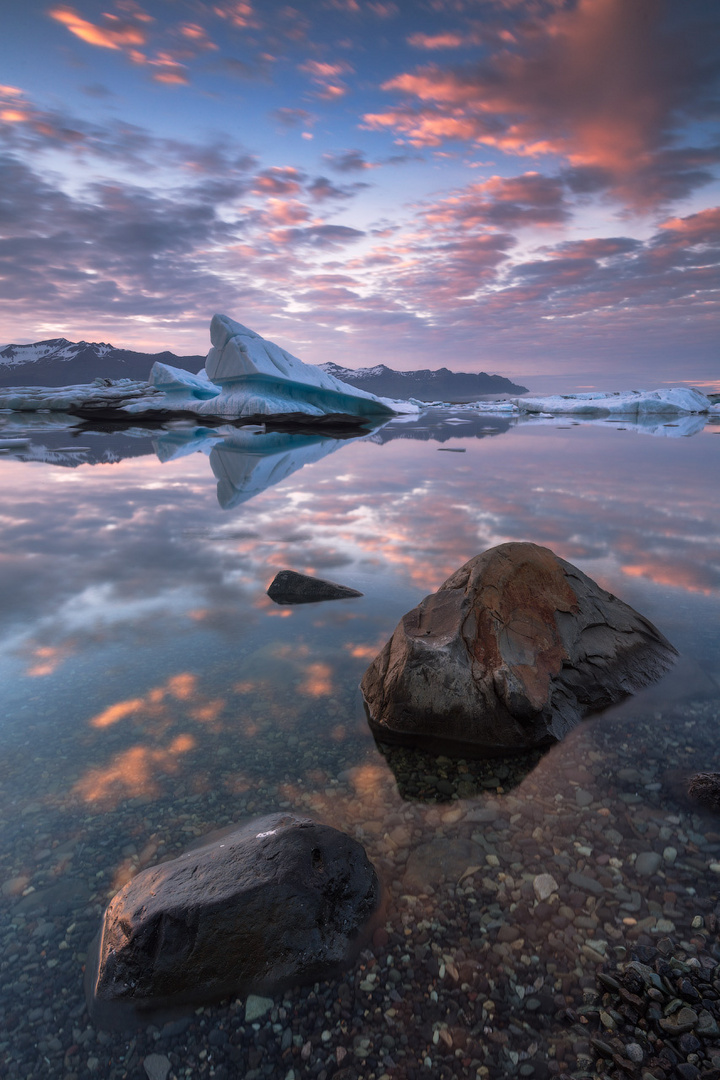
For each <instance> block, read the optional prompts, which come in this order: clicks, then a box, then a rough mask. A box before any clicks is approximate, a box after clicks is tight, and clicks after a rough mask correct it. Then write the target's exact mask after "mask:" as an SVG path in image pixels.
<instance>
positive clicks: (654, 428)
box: [521, 414, 708, 439]
mask: <svg viewBox="0 0 720 1080" xmlns="http://www.w3.org/2000/svg"><path fill="white" fill-rule="evenodd" d="M563 419H566V418H565V417H562V416H549V417H545V416H542V415H540V416H527V417H523V418H522V419H521V423H523V424H532V425H533V426H534V427H538V426H542V425H548V426H551V427H557V426H558V422H559V421H562V420H563ZM707 420H708V418H707V416H703V415H697V414H695V415H692V416H687V415H685V416H668V415H667V414H666V415H664V416H634V417H632V418H631V419H629V420H628V419H626V418H625V417H620V416H617V417H597V416H594V417H590V416H579V417H578V416H573V417H572V419H571V421H570V422H571V423H572V424H573V425H574V426H576V427H580V426H581V425H582V426H583V427H586V426H587V425H593V426H594V427H600V426H603V427H606V428H608V427H614V428H616V429H617V430H618V431H636V432H638V433H639V434H641V435H655V436H659V437H660V438H664V439H678V438H687V436H689V435H698V434H699V433H700V432H701V431H703V429H704V428H705V425H706V423H707Z"/></svg>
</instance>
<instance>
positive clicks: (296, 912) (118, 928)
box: [87, 814, 380, 1023]
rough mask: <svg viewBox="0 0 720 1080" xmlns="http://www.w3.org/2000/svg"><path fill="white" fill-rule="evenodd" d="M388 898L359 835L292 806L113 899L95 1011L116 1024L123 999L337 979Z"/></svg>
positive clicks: (132, 1005) (163, 1001)
mask: <svg viewBox="0 0 720 1080" xmlns="http://www.w3.org/2000/svg"><path fill="white" fill-rule="evenodd" d="M379 898H380V887H379V883H378V878H377V875H376V873H375V870H374V868H373V865H372V863H371V862H370V861H369V860H368V858H367V855H366V854H365V850H364V848H363V847H362V845H361V844H359V843H358V842H357V841H356V840H353V839H352V838H351V837H349V836H346V835H345V834H344V833H342V832H339V831H338V830H337V829H333V828H331V827H330V826H327V825H319V824H317V823H315V822H313V821H310V820H308V819H304V818H298V817H295V816H294V815H292V814H273V815H270V816H268V817H264V818H260V819H257V820H255V821H253V822H250V823H249V824H247V825H245V826H242V827H239V828H238V829H236V830H235V831H233V832H230V833H226V834H225V835H224V836H222V838H221V839H219V840H216V841H215V842H213V843H210V844H207V845H205V846H204V847H201V848H197V849H195V850H193V851H190V852H187V853H186V854H185V855H182V856H180V858H178V859H173V860H172V861H171V862H166V863H162V864H160V865H159V866H155V867H151V868H149V869H147V870H144V871H143V872H142V873H140V874H138V875H137V877H135V878H133V880H132V881H130V882H129V883H128V884H127V885H126V886H125V887H124V888H123V889H121V890H120V892H119V893H117V895H116V896H115V897H113V899H112V900H111V901H110V904H109V905H108V907H107V910H106V911H105V915H104V917H103V922H102V927H101V931H100V937H99V943H98V948H97V963H96V967H95V969H94V971H92V970H91V975H90V977H91V978H92V984H89V985H88V987H87V990H88V998H89V1007H90V1010H91V1013H92V1015H93V1017H94V1018H95V1019H96V1020H100V1022H108V1023H110V1022H113V1021H115V1022H117V1018H118V1013H117V1010H121V1009H122V1007H123V1006H125V1008H126V1009H127V1010H128V1011H129V1012H130V1011H132V1012H133V1013H134V1012H136V1011H137V1010H147V1009H155V1008H166V1007H169V1006H176V1005H186V1004H199V1003H204V1002H208V1001H212V1000H216V999H218V998H221V997H223V996H224V995H226V994H229V993H247V992H248V991H250V990H252V991H255V992H257V991H270V992H272V991H273V990H274V989H276V988H279V987H282V986H286V985H293V984H295V983H298V982H314V981H316V980H318V979H323V978H327V977H329V976H330V975H331V974H333V973H334V972H335V971H336V970H337V969H338V968H339V967H340V966H342V965H343V964H346V963H348V962H349V961H351V960H352V959H353V958H354V956H355V954H356V952H357V951H358V950H359V949H360V948H361V947H362V944H363V941H364V936H365V932H366V931H368V929H369V925H370V923H371V919H372V916H373V914H374V913H375V912H376V910H377V909H378V906H379ZM113 1006H114V1007H115V1011H113ZM120 1018H122V1017H120Z"/></svg>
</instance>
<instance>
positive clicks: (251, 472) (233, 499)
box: [210, 428, 343, 510]
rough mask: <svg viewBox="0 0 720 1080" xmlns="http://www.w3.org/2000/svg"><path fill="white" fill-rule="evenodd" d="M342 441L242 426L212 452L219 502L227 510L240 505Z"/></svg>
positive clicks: (329, 451)
mask: <svg viewBox="0 0 720 1080" xmlns="http://www.w3.org/2000/svg"><path fill="white" fill-rule="evenodd" d="M342 445H343V441H342V440H340V439H332V438H323V437H322V436H321V435H292V434H289V433H288V432H282V431H273V432H268V433H267V434H261V433H257V432H255V433H249V434H246V433H245V432H244V431H243V429H242V428H241V429H239V430H238V431H237V433H236V434H234V435H233V436H232V438H230V439H224V440H223V441H222V442H216V443H215V445H214V446H213V448H212V450H211V452H210V465H211V466H212V471H213V472H214V473H215V476H216V477H217V481H218V486H217V497H218V502H219V503H220V505H221V506H222V508H223V510H230V509H231V508H232V507H233V506H239V505H240V503H244V502H247V501H248V499H252V498H253V497H254V496H255V495H259V494H260V493H261V492H262V491H265V489H266V488H269V487H272V485H273V484H279V483H280V482H281V481H282V480H285V479H287V477H288V476H290V475H291V474H292V473H294V472H296V471H297V470H298V469H302V467H303V465H311V464H312V463H313V462H315V461H320V459H321V458H324V457H326V456H327V455H328V454H332V453H333V451H335V450H339V448H340V447H341V446H342Z"/></svg>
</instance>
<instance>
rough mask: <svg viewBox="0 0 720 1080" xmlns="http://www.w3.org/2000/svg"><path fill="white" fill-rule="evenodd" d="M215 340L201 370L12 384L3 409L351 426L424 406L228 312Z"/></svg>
mask: <svg viewBox="0 0 720 1080" xmlns="http://www.w3.org/2000/svg"><path fill="white" fill-rule="evenodd" d="M210 340H211V342H212V348H211V349H210V352H209V353H208V356H207V360H206V364H205V368H204V369H203V370H202V371H200V372H198V373H197V374H193V373H192V372H189V371H185V370H184V369H183V368H176V367H172V366H171V365H170V364H165V363H162V362H159V361H156V362H155V363H154V364H153V366H152V369H151V371H150V377H149V379H148V381H147V382H144V383H143V382H133V381H131V380H129V379H118V380H112V379H96V380H95V382H94V383H90V384H84V385H78V386H64V387H37V386H31V387H9V388H7V390H4V389H0V409H10V410H13V411H18V410H19V411H28V412H37V411H39V410H48V411H60V412H67V413H71V414H72V415H75V416H83V417H88V418H89V417H97V416H103V417H113V418H119V417H121V416H128V415H129V416H133V417H135V418H138V417H147V418H161V417H166V416H171V415H186V416H199V417H203V418H206V419H208V420H250V421H252V420H261V421H264V420H268V419H270V418H275V419H277V420H279V421H290V422H296V423H297V422H304V423H307V422H308V421H314V422H323V421H325V422H328V421H329V422H338V423H353V424H363V423H366V422H368V421H370V422H371V423H377V422H382V421H383V420H386V419H389V418H390V417H392V416H395V415H397V414H398V413H417V412H418V411H419V410H418V407H417V406H415V405H412V404H410V403H409V402H402V401H391V400H390V399H389V398H379V397H376V396H375V395H374V394H369V393H368V392H367V391H366V390H359V389H357V387H354V386H350V385H349V384H348V383H343V382H340V380H339V379H336V378H335V377H334V376H333V375H330V374H328V373H327V372H325V371H323V370H322V368H319V367H315V366H313V365H312V364H305V363H303V361H302V360H298V358H297V357H296V356H292V355H291V353H289V352H286V351H285V349H281V348H280V346H279V345H276V344H274V342H272V341H267V340H266V339H265V338H263V337H261V336H260V334H256V333H255V331H254V330H249V329H248V328H247V327H246V326H243V325H242V324H241V323H238V322H234V321H233V320H232V319H230V318H228V317H227V315H214V316H213V319H212V322H211V323H210Z"/></svg>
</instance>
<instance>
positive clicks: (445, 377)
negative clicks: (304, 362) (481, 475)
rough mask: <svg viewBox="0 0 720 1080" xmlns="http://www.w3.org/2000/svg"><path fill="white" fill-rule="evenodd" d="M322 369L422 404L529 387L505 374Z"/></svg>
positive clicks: (371, 389)
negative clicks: (506, 376) (521, 384)
mask: <svg viewBox="0 0 720 1080" xmlns="http://www.w3.org/2000/svg"><path fill="white" fill-rule="evenodd" d="M319 367H321V368H322V370H323V371H326V372H327V373H328V374H329V375H334V376H335V378H336V379H341V380H342V381H343V382H347V383H350V385H351V386H357V387H359V389H361V390H367V391H369V392H370V393H371V394H377V395H378V396H379V397H389V398H402V399H403V400H407V399H408V398H417V399H418V400H419V401H476V400H477V399H478V398H480V397H482V396H486V395H490V394H525V393H527V388H526V387H524V386H518V385H517V384H516V383H513V382H511V381H510V379H505V378H504V377H503V376H502V375H487V374H486V373H485V372H484V371H480V372H478V373H477V374H470V373H469V372H462V371H450V370H449V369H448V368H445V367H443V368H439V369H438V370H437V371H430V370H429V369H427V368H425V369H423V370H422V371H394V370H393V369H392V368H389V367H386V366H385V364H377V365H376V366H375V367H369V368H357V370H353V369H352V368H346V367H340V365H339V364H320V365H319Z"/></svg>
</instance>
